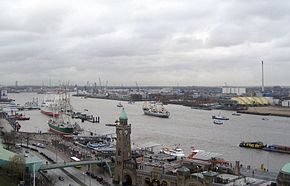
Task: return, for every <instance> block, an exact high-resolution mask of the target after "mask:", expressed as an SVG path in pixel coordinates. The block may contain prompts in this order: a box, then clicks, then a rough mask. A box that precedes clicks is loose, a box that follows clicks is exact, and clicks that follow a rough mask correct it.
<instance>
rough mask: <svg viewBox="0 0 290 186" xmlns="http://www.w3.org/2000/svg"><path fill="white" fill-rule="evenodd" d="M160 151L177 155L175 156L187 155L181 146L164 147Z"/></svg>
mask: <svg viewBox="0 0 290 186" xmlns="http://www.w3.org/2000/svg"><path fill="white" fill-rule="evenodd" d="M160 153H164V154H168V155H171V156H175V157H185V155H184V152H183V150H182V149H181V148H178V147H176V148H174V149H169V148H162V149H161V150H160Z"/></svg>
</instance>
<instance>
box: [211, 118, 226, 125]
mask: <svg viewBox="0 0 290 186" xmlns="http://www.w3.org/2000/svg"><path fill="white" fill-rule="evenodd" d="M213 123H214V124H216V125H222V124H224V123H223V122H222V121H221V120H218V119H214V120H213Z"/></svg>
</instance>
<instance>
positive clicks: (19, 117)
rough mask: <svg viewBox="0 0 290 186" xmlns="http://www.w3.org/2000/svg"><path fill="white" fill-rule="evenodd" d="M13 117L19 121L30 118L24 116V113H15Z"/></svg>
mask: <svg viewBox="0 0 290 186" xmlns="http://www.w3.org/2000/svg"><path fill="white" fill-rule="evenodd" d="M14 118H15V119H16V120H21V121H23V120H30V117H27V116H25V115H24V114H16V115H15V116H14Z"/></svg>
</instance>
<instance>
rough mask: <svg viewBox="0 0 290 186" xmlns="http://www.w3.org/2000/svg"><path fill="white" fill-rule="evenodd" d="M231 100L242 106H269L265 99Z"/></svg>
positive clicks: (241, 98)
mask: <svg viewBox="0 0 290 186" xmlns="http://www.w3.org/2000/svg"><path fill="white" fill-rule="evenodd" d="M231 100H234V101H237V102H238V104H240V105H269V101H268V99H267V98H265V97H233V98H231Z"/></svg>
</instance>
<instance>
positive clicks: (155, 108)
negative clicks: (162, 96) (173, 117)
mask: <svg viewBox="0 0 290 186" xmlns="http://www.w3.org/2000/svg"><path fill="white" fill-rule="evenodd" d="M142 110H143V112H144V114H145V115H148V116H155V117H160V118H169V116H170V112H169V111H167V110H166V109H165V107H164V106H163V104H162V103H161V102H154V101H151V102H149V103H148V102H144V104H143V108H142Z"/></svg>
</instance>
